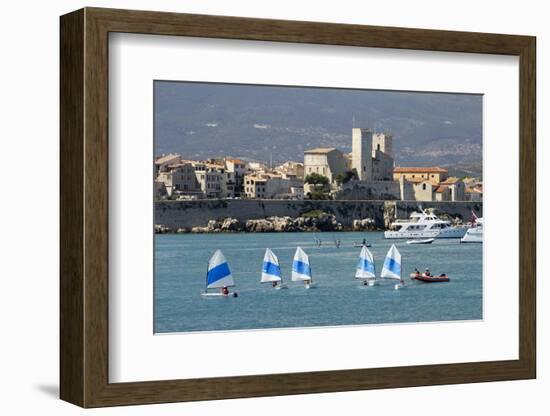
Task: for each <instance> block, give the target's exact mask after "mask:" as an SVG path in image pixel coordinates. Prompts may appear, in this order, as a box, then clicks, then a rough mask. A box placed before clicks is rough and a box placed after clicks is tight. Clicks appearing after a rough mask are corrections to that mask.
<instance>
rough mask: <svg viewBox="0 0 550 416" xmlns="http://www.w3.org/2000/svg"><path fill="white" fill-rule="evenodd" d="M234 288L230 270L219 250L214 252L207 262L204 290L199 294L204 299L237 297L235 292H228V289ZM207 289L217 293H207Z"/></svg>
mask: <svg viewBox="0 0 550 416" xmlns="http://www.w3.org/2000/svg"><path fill="white" fill-rule="evenodd" d="M232 286H235V282H234V281H233V276H232V275H231V270H229V265H228V264H227V260H226V259H225V256H224V255H223V253H222V251H221V250H216V252H215V253H214V255H213V256H212V257H211V258H210V261H209V262H208V267H207V269H206V289H205V290H204V293H201V295H202V296H204V297H216V296H218V297H224V298H227V297H234V298H236V297H238V294H237V292H233V293H231V292H229V288H230V287H232ZM208 289H217V290H218V291H217V292H209V291H208Z"/></svg>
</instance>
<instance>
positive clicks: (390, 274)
mask: <svg viewBox="0 0 550 416" xmlns="http://www.w3.org/2000/svg"><path fill="white" fill-rule="evenodd" d="M380 277H382V278H383V279H397V280H401V253H399V250H397V247H395V244H392V246H391V248H390V249H389V250H388V254H386V259H385V260H384V266H383V267H382V273H381V274H380Z"/></svg>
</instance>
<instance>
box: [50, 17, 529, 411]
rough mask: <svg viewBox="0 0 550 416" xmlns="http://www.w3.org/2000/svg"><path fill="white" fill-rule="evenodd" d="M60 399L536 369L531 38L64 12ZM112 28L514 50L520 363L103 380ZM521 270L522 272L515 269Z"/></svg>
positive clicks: (513, 374)
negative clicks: (517, 122) (517, 75)
mask: <svg viewBox="0 0 550 416" xmlns="http://www.w3.org/2000/svg"><path fill="white" fill-rule="evenodd" d="M60 28H61V45H60V47H61V51H60V52H61V61H60V64H61V91H60V101H61V120H60V124H61V155H60V156H61V157H60V159H61V179H60V185H61V201H60V203H61V218H60V220H61V231H60V232H61V247H60V251H61V255H60V262H61V267H60V279H61V283H60V297H61V301H60V331H61V332H60V361H61V363H60V380H61V381H60V383H61V386H60V396H61V399H63V400H66V401H68V402H71V403H74V404H76V405H79V406H82V407H101V406H114V405H131V404H146V403H163V402H178V401H192V400H214V399H226V398H238V397H258V396H270V395H288V394H304V393H321V392H337V391H351V390H363V389H379V388H396V387H410V386H425V385H439V384H454V383H474V382H487V381H499V380H517V379H529V378H535V376H536V332H535V331H536V326H535V319H536V316H535V313H536V303H535V302H536V287H535V283H536V268H535V264H536V259H535V253H536V190H535V189H536V186H535V185H536V163H535V161H536V151H535V124H536V123H535V106H536V97H535V50H536V47H535V45H536V43H535V38H534V37H530V36H516V35H500V34H485V33H468V32H451V31H439V30H422V29H404V28H393V27H377V26H361V25H345V24H327V23H313V22H297V21H283V20H264V19H253V18H240V17H222V16H206V15H190V14H176V13H161V12H147V11H130V10H114V9H99V8H85V9H81V10H78V11H75V12H72V13H69V14H67V15H64V16H62V17H61V21H60ZM110 32H126V33H140V34H151V35H174V36H192V37H205V38H223V39H244V40H262V41H277V42H296V43H311V44H330V45H347V46H368V47H380V48H397V49H415V50H430V51H447V52H468V53H483V54H502V55H514V56H518V57H519V66H520V80H519V86H520V91H519V97H520V98H519V104H520V108H519V114H520V115H519V119H520V131H519V134H520V144H519V149H518V150H519V155H520V182H519V183H520V189H519V192H520V195H521V205H520V207H519V212H520V215H519V222H520V223H519V233H520V252H519V261H520V269H521V271H522V273H521V274H520V275H519V359H518V360H508V361H491V362H472V363H460V364H444V365H419V366H406V367H391V368H370V369H355V370H339V371H322V372H307V373H289V374H266V375H253V376H238V377H219V378H204V379H182V380H170V381H147V382H135V383H109V379H108V360H109V358H108V357H109V355H108V345H109V344H108V309H109V308H108V299H109V296H108V287H109V285H108V282H109V276H108V222H109V217H108V140H109V139H108V79H109V78H108V65H109V62H108V35H109V33H110ZM518 273H519V270H518Z"/></svg>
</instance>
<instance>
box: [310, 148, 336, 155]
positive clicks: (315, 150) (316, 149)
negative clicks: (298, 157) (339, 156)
mask: <svg viewBox="0 0 550 416" xmlns="http://www.w3.org/2000/svg"><path fill="white" fill-rule="evenodd" d="M333 150H336V148H335V147H317V148H315V149H309V150H306V151H305V152H304V153H323V154H325V153H330V152H332V151H333Z"/></svg>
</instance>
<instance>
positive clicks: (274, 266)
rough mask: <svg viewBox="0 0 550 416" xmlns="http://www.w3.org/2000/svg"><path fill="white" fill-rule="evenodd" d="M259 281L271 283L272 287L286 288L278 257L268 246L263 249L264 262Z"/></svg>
mask: <svg viewBox="0 0 550 416" xmlns="http://www.w3.org/2000/svg"><path fill="white" fill-rule="evenodd" d="M260 283H271V286H272V287H273V288H274V289H287V288H288V287H287V285H285V284H283V278H282V274H281V266H280V265H279V259H278V258H277V256H276V255H275V253H274V252H273V251H272V250H271V249H270V248H267V249H266V250H265V255H264V262H263V264H262V278H261V279H260Z"/></svg>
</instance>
